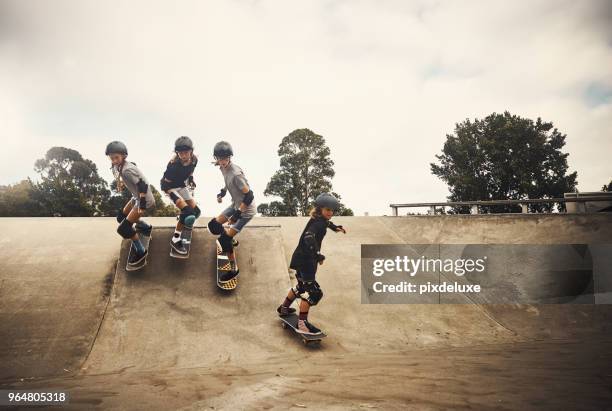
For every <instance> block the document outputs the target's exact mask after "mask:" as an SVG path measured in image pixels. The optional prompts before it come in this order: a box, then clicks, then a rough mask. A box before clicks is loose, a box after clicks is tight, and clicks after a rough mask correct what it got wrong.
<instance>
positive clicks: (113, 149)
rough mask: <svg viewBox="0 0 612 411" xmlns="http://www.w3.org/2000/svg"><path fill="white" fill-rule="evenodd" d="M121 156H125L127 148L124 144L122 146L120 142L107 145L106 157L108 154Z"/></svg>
mask: <svg viewBox="0 0 612 411" xmlns="http://www.w3.org/2000/svg"><path fill="white" fill-rule="evenodd" d="M115 153H118V154H123V155H126V156H127V153H128V152H127V147H126V146H125V144H123V143H122V142H121V141H111V142H110V143H108V145H107V146H106V155H107V156H108V155H110V154H115Z"/></svg>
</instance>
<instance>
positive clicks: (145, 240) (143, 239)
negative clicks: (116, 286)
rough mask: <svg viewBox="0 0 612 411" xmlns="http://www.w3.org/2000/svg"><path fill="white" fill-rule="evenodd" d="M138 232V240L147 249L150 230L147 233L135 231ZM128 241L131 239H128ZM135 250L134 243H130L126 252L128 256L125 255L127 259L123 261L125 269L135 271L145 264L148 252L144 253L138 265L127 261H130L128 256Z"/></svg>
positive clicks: (150, 235)
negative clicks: (144, 255)
mask: <svg viewBox="0 0 612 411" xmlns="http://www.w3.org/2000/svg"><path fill="white" fill-rule="evenodd" d="M136 232H137V233H138V237H140V242H141V243H142V245H143V246H144V248H145V249H146V250H148V249H149V243H150V242H151V237H152V236H153V232H150V233H149V234H148V235H145V234H143V233H142V232H140V231H136ZM129 241H130V242H131V241H132V240H129ZM135 252H136V250H135V249H134V244H132V245H130V252H129V253H128V257H127V261H126V262H125V270H126V271H136V270H140V269H141V268H142V267H144V266H145V265H147V259H148V258H149V254H147V255H146V257H145V258H144V260H142V261H141V262H140V264H138V265H130V264H129V263H128V261H130V257H131V256H132V253H135Z"/></svg>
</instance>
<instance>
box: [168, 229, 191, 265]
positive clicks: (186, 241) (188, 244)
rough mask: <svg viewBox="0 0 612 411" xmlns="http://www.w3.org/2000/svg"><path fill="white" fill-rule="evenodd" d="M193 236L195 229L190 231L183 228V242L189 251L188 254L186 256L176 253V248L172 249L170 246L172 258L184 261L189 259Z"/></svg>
mask: <svg viewBox="0 0 612 411" xmlns="http://www.w3.org/2000/svg"><path fill="white" fill-rule="evenodd" d="M192 234H193V229H190V228H187V227H185V228H183V232H182V233H181V241H182V242H183V244H185V248H186V249H187V254H185V255H183V254H179V253H177V252H176V251H174V248H172V246H170V257H174V258H182V259H187V258H189V252H190V251H191V236H192Z"/></svg>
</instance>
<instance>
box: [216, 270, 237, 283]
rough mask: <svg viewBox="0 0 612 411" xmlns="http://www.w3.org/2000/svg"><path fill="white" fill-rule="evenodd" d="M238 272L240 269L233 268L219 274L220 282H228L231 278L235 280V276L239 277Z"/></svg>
mask: <svg viewBox="0 0 612 411" xmlns="http://www.w3.org/2000/svg"><path fill="white" fill-rule="evenodd" d="M238 273H240V270H231V271H226V272H224V273H223V274H221V275H220V276H219V282H220V283H227V282H229V281H231V280H233V279H234V278H236V277H238Z"/></svg>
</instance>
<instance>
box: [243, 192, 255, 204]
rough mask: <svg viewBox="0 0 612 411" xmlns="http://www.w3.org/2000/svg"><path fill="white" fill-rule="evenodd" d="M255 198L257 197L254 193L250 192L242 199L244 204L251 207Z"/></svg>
mask: <svg viewBox="0 0 612 411" xmlns="http://www.w3.org/2000/svg"><path fill="white" fill-rule="evenodd" d="M254 198H255V196H254V195H253V191H252V190H249V191H248V192H247V193H245V195H244V198H243V199H242V202H243V203H244V204H246V205H251V203H252V202H253V199H254Z"/></svg>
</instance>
